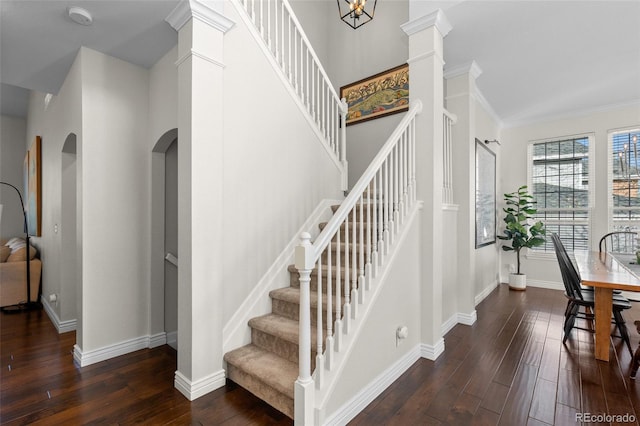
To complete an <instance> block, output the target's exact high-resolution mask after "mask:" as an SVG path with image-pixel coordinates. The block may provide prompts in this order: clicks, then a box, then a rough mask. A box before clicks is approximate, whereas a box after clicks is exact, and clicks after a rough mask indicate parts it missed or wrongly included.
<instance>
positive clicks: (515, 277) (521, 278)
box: [509, 274, 527, 291]
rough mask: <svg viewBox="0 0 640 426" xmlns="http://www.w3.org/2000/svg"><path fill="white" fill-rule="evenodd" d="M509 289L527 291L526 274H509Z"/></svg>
mask: <svg viewBox="0 0 640 426" xmlns="http://www.w3.org/2000/svg"><path fill="white" fill-rule="evenodd" d="M509 288H510V289H511V290H520V291H522V290H526V289H527V275H526V274H509Z"/></svg>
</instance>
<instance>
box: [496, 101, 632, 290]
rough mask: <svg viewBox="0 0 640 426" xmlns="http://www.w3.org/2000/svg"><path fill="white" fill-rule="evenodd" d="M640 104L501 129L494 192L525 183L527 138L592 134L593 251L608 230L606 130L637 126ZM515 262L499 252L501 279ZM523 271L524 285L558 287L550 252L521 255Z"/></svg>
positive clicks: (505, 190)
mask: <svg viewBox="0 0 640 426" xmlns="http://www.w3.org/2000/svg"><path fill="white" fill-rule="evenodd" d="M639 125H640V107H638V106H629V107H621V108H618V109H612V110H608V111H603V112H594V113H590V114H585V115H581V116H576V117H567V118H560V119H557V120H549V121H545V122H538V123H533V124H529V125H523V126H518V127H513V128H507V129H504V130H503V131H502V140H501V142H502V158H501V162H500V169H501V173H502V178H501V179H500V184H499V190H498V193H499V194H502V193H505V192H510V191H513V190H514V189H516V188H517V187H518V186H519V185H520V184H524V183H526V182H527V146H528V144H529V142H530V141H536V140H543V139H553V138H560V137H565V136H572V135H578V134H584V133H593V134H594V136H595V142H594V143H595V146H594V148H595V149H594V151H593V152H594V158H593V161H590V167H593V168H594V169H595V179H594V181H593V184H594V185H595V188H594V197H595V199H593V200H591V205H592V209H591V223H592V231H593V233H592V234H591V247H592V248H593V249H596V250H597V244H598V240H599V238H600V236H601V235H604V234H605V233H606V232H607V231H608V230H609V219H608V211H607V210H608V207H607V206H608V201H609V199H608V195H607V167H608V166H607V162H608V152H607V145H608V139H607V137H608V132H609V131H611V130H615V129H620V128H625V127H630V126H639ZM514 263H515V255H513V254H512V253H503V254H502V267H501V269H500V274H501V276H502V280H503V281H506V280H508V273H509V271H508V269H507V265H508V264H514ZM522 268H523V272H524V273H526V274H527V283H528V285H534V286H542V287H553V288H558V289H561V288H562V284H561V283H562V281H561V277H560V272H559V269H558V267H557V260H556V259H555V255H554V254H553V253H550V254H549V255H548V256H547V258H546V259H541V258H540V256H531V255H525V256H522Z"/></svg>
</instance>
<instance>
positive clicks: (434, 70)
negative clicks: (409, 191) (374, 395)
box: [402, 10, 451, 359]
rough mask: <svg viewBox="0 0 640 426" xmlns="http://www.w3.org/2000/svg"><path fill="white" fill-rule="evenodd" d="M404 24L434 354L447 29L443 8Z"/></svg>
mask: <svg viewBox="0 0 640 426" xmlns="http://www.w3.org/2000/svg"><path fill="white" fill-rule="evenodd" d="M411 12H412V13H411V18H412V19H411V21H409V22H407V23H406V24H404V25H402V29H403V30H404V31H405V33H406V34H407V35H408V36H409V60H408V62H409V75H410V78H411V94H410V96H411V99H410V103H411V102H413V101H414V100H416V99H420V100H421V101H422V103H423V105H424V109H423V111H422V114H420V115H419V116H417V117H416V168H417V170H416V180H417V183H416V187H417V191H418V194H417V195H418V199H419V200H422V201H424V207H423V209H422V211H421V226H420V234H421V235H420V239H421V250H420V257H421V259H420V267H421V274H420V276H421V283H420V285H421V289H422V291H421V312H422V318H421V341H422V356H423V357H425V358H428V359H436V358H437V357H438V356H439V355H440V354H441V353H442V352H444V339H443V338H442V280H443V265H442V262H443V258H442V241H441V239H442V229H443V215H442V192H443V191H442V187H443V159H444V153H443V144H442V137H443V122H442V114H443V103H444V99H443V97H444V87H443V65H444V60H443V38H444V36H446V35H447V33H448V32H449V31H450V30H451V25H450V24H449V22H448V21H447V18H446V17H445V16H444V13H442V11H441V10H437V11H435V12H433V13H430V14H428V15H422V16H419V17H415V18H414V15H415V13H413V12H414V11H413V10H412V11H411Z"/></svg>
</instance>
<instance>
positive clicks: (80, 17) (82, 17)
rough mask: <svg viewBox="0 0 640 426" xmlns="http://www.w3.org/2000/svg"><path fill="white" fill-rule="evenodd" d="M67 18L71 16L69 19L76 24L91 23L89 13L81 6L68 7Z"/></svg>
mask: <svg viewBox="0 0 640 426" xmlns="http://www.w3.org/2000/svg"><path fill="white" fill-rule="evenodd" d="M69 18H71V20H72V21H73V22H75V23H76V24H80V25H85V26H89V25H91V24H92V23H93V18H92V17H91V14H90V13H89V12H88V11H87V10H85V9H83V8H81V7H75V6H74V7H70V8H69Z"/></svg>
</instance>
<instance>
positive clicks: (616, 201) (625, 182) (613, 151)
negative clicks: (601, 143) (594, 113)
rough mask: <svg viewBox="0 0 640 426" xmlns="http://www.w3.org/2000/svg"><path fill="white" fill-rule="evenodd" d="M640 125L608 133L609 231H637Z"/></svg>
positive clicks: (638, 219) (639, 204)
mask: <svg viewBox="0 0 640 426" xmlns="http://www.w3.org/2000/svg"><path fill="white" fill-rule="evenodd" d="M639 154H640V128H635V129H626V130H618V131H614V132H610V133H609V211H610V212H611V214H610V217H611V225H610V229H611V230H612V231H640V192H639V188H638V187H639V182H640V176H639V175H640V173H639V171H640V157H638V155H639Z"/></svg>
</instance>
